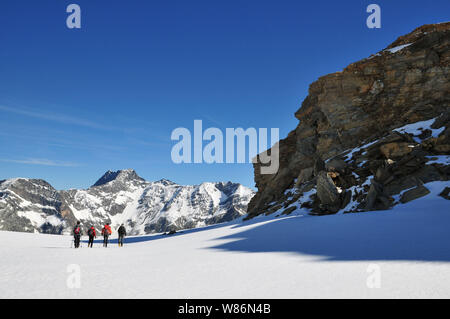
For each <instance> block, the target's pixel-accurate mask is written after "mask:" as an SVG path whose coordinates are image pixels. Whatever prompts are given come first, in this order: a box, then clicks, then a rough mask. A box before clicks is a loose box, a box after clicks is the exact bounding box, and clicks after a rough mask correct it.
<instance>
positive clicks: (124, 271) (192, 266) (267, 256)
mask: <svg viewBox="0 0 450 319" xmlns="http://www.w3.org/2000/svg"><path fill="white" fill-rule="evenodd" d="M446 186H447V187H448V186H450V184H449V182H433V183H429V184H427V187H428V189H430V191H431V193H430V194H428V195H427V196H424V197H422V198H419V199H417V200H415V201H412V202H408V203H406V204H400V205H397V206H395V207H394V208H393V209H392V210H390V211H377V212H364V213H357V214H343V215H329V216H321V217H315V216H310V215H308V214H307V213H306V210H303V209H301V208H299V209H297V210H296V211H295V212H293V213H292V215H291V216H289V217H282V218H274V217H273V215H272V216H270V217H262V216H259V217H256V218H255V219H253V220H250V221H246V222H242V221H241V220H235V221H232V222H229V223H225V224H221V225H213V226H208V227H204V228H199V229H192V230H187V231H184V232H179V233H177V234H175V235H172V236H164V235H154V234H153V235H146V236H137V237H129V238H127V239H126V243H125V246H124V247H123V248H119V247H117V242H116V241H115V240H114V238H115V237H113V240H114V241H113V243H112V244H111V245H110V247H109V248H103V247H101V244H100V243H95V244H94V248H92V249H91V248H89V249H88V248H86V243H83V247H82V248H80V249H78V250H75V249H71V248H70V245H71V237H69V236H55V235H46V234H27V233H14V232H0V242H1V243H2V245H0V256H2V262H1V263H0V298H17V297H24V298H115V297H116V298H129V297H135V298H302V297H304V298H317V297H320V298H341V297H342V298H449V297H450V289H449V287H450V250H449V249H448V243H449V242H450V232H449V231H448V229H449V226H450V210H449V201H448V200H446V199H444V198H442V197H440V196H438V192H440V191H441V189H442V188H445V187H446ZM78 284H79V285H78Z"/></svg>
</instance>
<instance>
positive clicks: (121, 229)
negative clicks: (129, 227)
mask: <svg viewBox="0 0 450 319" xmlns="http://www.w3.org/2000/svg"><path fill="white" fill-rule="evenodd" d="M117 232H118V233H119V247H123V239H124V237H125V236H126V235H127V231H126V230H125V226H123V224H122V225H120V227H119V230H118V231H117Z"/></svg>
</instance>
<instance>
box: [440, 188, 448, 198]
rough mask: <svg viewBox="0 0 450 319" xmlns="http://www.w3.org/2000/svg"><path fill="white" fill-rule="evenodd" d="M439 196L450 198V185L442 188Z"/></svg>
mask: <svg viewBox="0 0 450 319" xmlns="http://www.w3.org/2000/svg"><path fill="white" fill-rule="evenodd" d="M439 196H441V197H443V198H445V199H447V200H450V187H446V188H444V190H443V191H442V192H441V193H440V194H439Z"/></svg>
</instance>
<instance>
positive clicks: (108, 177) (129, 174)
mask: <svg viewBox="0 0 450 319" xmlns="http://www.w3.org/2000/svg"><path fill="white" fill-rule="evenodd" d="M112 181H119V182H122V183H123V182H127V181H139V182H142V181H144V179H143V178H142V177H140V176H139V175H138V174H137V173H136V171H135V170H134V169H124V170H118V171H110V170H109V171H107V172H106V173H105V174H103V176H102V177H100V179H99V180H98V181H97V182H95V184H94V185H92V187H97V186H102V185H105V184H107V183H109V182H112Z"/></svg>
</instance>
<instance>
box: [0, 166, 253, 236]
mask: <svg viewBox="0 0 450 319" xmlns="http://www.w3.org/2000/svg"><path fill="white" fill-rule="evenodd" d="M253 194H254V193H253V191H252V190H251V189H249V188H246V187H244V186H242V185H240V184H236V183H231V182H227V183H202V184H200V185H194V186H191V185H188V186H183V185H178V184H176V183H173V182H171V181H168V180H160V181H156V182H148V181H145V180H144V179H142V178H141V177H139V176H138V175H137V174H136V172H135V171H134V170H131V169H128V170H121V171H117V172H111V171H108V172H106V173H105V174H104V175H103V176H102V177H101V178H100V179H99V180H98V181H97V182H96V183H95V184H94V186H92V187H90V188H89V189H86V190H76V189H72V190H68V191H56V190H55V189H53V188H52V187H51V185H50V184H48V183H46V182H45V181H42V180H33V179H23V178H22V179H13V180H7V181H3V182H0V229H1V230H13V231H35V232H46V233H53V234H55V233H56V234H58V233H67V232H70V230H71V227H72V225H73V224H74V222H75V221H76V220H80V221H81V222H82V224H83V225H84V226H85V227H89V226H90V225H94V226H95V227H96V228H97V229H101V227H102V226H103V225H104V224H105V223H106V222H109V223H111V225H112V227H113V229H114V228H117V227H118V226H119V225H120V224H121V223H124V224H125V226H126V227H127V229H128V231H129V233H130V234H134V235H137V234H148V233H154V232H166V231H171V230H180V229H187V228H195V227H201V226H205V225H211V224H215V223H220V222H226V221H231V220H233V219H235V218H237V217H240V216H242V215H244V214H245V213H246V209H247V204H248V202H249V201H250V199H251V197H252V196H253Z"/></svg>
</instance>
